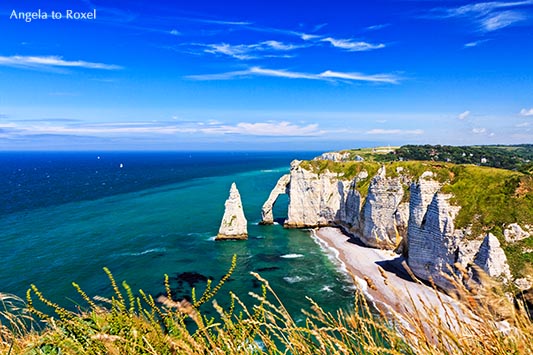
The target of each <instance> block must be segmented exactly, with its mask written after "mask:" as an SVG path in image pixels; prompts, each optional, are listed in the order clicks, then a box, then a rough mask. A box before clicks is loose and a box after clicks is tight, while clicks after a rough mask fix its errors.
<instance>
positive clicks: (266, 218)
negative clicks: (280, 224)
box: [260, 174, 291, 224]
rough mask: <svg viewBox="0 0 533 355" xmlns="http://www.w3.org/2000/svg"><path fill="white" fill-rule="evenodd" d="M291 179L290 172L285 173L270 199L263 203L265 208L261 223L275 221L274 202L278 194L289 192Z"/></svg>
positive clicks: (262, 210) (271, 193)
mask: <svg viewBox="0 0 533 355" xmlns="http://www.w3.org/2000/svg"><path fill="white" fill-rule="evenodd" d="M290 181H291V176H290V175H289V174H286V175H283V176H282V177H280V178H279V180H278V182H277V183H276V186H275V187H274V189H273V190H272V191H271V192H270V195H269V196H268V199H267V200H266V202H265V203H264V204H263V208H262V209H261V222H260V223H261V224H273V223H274V215H273V213H272V209H273V208H274V204H275V203H276V200H277V199H278V196H279V195H282V194H286V193H287V191H288V189H289V182H290Z"/></svg>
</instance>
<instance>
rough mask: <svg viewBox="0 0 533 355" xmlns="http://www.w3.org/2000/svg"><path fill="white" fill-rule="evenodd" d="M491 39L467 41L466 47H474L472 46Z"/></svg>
mask: <svg viewBox="0 0 533 355" xmlns="http://www.w3.org/2000/svg"><path fill="white" fill-rule="evenodd" d="M488 41H489V39H480V40H478V41H473V42H468V43H465V45H464V46H465V47H466V48H472V47H477V46H479V45H481V44H483V43H485V42H488Z"/></svg>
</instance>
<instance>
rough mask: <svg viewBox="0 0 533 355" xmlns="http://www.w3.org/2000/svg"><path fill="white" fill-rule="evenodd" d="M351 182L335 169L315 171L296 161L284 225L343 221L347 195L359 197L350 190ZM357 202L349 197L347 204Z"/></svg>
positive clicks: (295, 226)
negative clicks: (332, 171)
mask: <svg viewBox="0 0 533 355" xmlns="http://www.w3.org/2000/svg"><path fill="white" fill-rule="evenodd" d="M350 184H351V182H350V181H346V180H342V177H339V176H338V175H337V174H335V173H330V172H325V173H321V174H316V173H314V172H311V171H308V170H306V169H303V168H302V167H300V162H299V161H293V162H292V163H291V172H290V190H289V211H288V218H287V220H286V221H285V226H287V227H290V228H302V227H317V226H328V225H332V224H334V223H336V222H340V221H341V220H342V219H343V217H344V216H345V215H346V213H347V211H346V202H347V199H352V200H354V199H355V200H356V199H357V196H356V195H355V194H354V191H350V188H349V187H350ZM354 204H356V202H354V201H348V205H350V206H353V205H354ZM355 208H356V209H357V210H358V209H359V208H358V207H357V206H355Z"/></svg>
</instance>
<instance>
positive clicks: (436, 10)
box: [0, 0, 533, 150]
mask: <svg viewBox="0 0 533 355" xmlns="http://www.w3.org/2000/svg"><path fill="white" fill-rule="evenodd" d="M39 9H40V10H41V19H32V20H31V21H29V22H28V21H26V20H25V18H22V17H21V16H20V13H21V12H24V13H26V12H32V11H38V10H39ZM67 10H72V12H73V13H75V12H83V13H87V12H89V13H94V11H95V12H96V19H85V20H83V19H80V20H75V19H67V18H66V14H67ZM13 11H14V12H15V15H14V13H13ZM52 11H55V12H56V14H57V13H60V14H61V15H62V18H61V19H52V18H51V12H52ZM44 12H46V13H47V16H48V18H47V19H44V18H43V17H44V16H43V13H44ZM35 16H37V15H35ZM532 29H533V0H524V1H520V0H517V1H493V2H465V1H453V0H450V1H423V0H419V1H418V0H405V1H402V0H390V1H383V0H377V1H348V0H344V1H331V0H329V1H313V0H307V1H300V0H298V1H287V0H285V1H279V0H270V1H263V0H257V1H252V0H248V1H231V0H225V1H204V0H196V1H178V2H163V1H158V0H152V1H144V0H139V1H105V2H103V1H102V0H84V1H78V0H69V1H65V0H50V1H32V0H7V1H3V2H2V3H0V33H1V38H2V39H1V40H0V150H21V149H31V150H36V149H37V150H39V149H50V150H129V149H145V150H188V149H202V150H204V149H208V150H215V149H225V150H243V149H244V150H246V149H254V150H257V149H259V150H283V149H290V150H294V149H302V150H305V149H311V150H329V149H341V148H350V147H358V146H367V145H400V144H406V143H415V144H417V143H430V144H453V145H465V144H499V143H506V144H515V143H531V142H533V64H532V63H533V31H532Z"/></svg>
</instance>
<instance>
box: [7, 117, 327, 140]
mask: <svg viewBox="0 0 533 355" xmlns="http://www.w3.org/2000/svg"><path fill="white" fill-rule="evenodd" d="M0 131H1V132H3V133H4V135H6V137H7V136H10V137H11V138H16V137H25V136H26V137H27V136H36V135H57V136H74V135H79V136H93V137H143V136H154V135H178V134H185V133H186V134H199V135H211V136H212V135H228V134H233V135H244V136H268V137H270V136H280V137H297V136H298V137H307V136H319V135H322V134H324V133H325V131H322V130H320V129H319V127H318V124H307V125H300V124H295V123H292V122H289V121H266V122H239V123H236V124H225V123H223V122H220V121H217V120H207V121H205V122H204V121H187V122H182V123H177V122H176V121H171V122H157V121H156V122H107V123H87V122H75V120H65V121H64V122H63V121H53V120H49V119H47V120H44V119H43V120H38V119H36V120H27V121H18V122H9V123H0Z"/></svg>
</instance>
